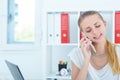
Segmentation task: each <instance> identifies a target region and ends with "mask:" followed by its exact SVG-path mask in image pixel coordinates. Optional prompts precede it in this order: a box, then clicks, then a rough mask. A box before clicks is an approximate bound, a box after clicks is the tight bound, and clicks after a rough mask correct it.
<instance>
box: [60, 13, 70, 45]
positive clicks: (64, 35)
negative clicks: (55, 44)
mask: <svg viewBox="0 0 120 80" xmlns="http://www.w3.org/2000/svg"><path fill="white" fill-rule="evenodd" d="M61 43H69V15H68V14H67V13H61Z"/></svg>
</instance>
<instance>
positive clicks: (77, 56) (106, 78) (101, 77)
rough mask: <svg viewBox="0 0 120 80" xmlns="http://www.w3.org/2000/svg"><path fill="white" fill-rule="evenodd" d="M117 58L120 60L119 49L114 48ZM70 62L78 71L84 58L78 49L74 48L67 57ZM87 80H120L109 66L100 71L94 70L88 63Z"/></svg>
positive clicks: (119, 76)
mask: <svg viewBox="0 0 120 80" xmlns="http://www.w3.org/2000/svg"><path fill="white" fill-rule="evenodd" d="M116 52H117V55H118V58H119V59H120V48H119V47H116ZM68 56H69V57H70V59H71V61H72V62H73V63H74V64H75V65H76V66H77V67H78V68H79V69H80V68H81V67H82V64H83V61H84V56H83V54H82V52H81V49H80V48H74V49H73V50H72V51H71V52H70V53H69V55H68ZM87 80H120V75H118V74H116V75H114V74H113V73H112V69H111V67H110V65H109V64H106V65H105V66H104V67H103V68H102V69H100V70H96V69H95V68H94V67H93V66H92V65H91V64H90V63H89V66H88V75H87Z"/></svg>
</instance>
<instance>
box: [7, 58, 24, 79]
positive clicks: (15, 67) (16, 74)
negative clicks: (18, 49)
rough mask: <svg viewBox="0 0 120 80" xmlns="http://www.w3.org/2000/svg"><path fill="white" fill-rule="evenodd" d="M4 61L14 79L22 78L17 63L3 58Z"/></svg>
mask: <svg viewBox="0 0 120 80" xmlns="http://www.w3.org/2000/svg"><path fill="white" fill-rule="evenodd" d="M5 63H6V64H7V66H8V68H9V70H10V72H11V74H12V76H13V78H14V80H24V78H23V75H22V73H21V72H20V69H19V67H18V65H16V64H13V63H11V62H9V61H7V60H5Z"/></svg>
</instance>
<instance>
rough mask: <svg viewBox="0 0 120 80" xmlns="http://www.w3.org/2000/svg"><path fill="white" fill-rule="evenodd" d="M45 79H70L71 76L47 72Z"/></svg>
mask: <svg viewBox="0 0 120 80" xmlns="http://www.w3.org/2000/svg"><path fill="white" fill-rule="evenodd" d="M46 79H47V80H71V76H70V75H69V76H59V75H55V74H52V73H51V74H48V75H47V76H46Z"/></svg>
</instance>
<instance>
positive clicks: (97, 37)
mask: <svg viewBox="0 0 120 80" xmlns="http://www.w3.org/2000/svg"><path fill="white" fill-rule="evenodd" d="M101 36H102V34H100V35H99V36H96V37H93V38H94V39H100V38H101Z"/></svg>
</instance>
